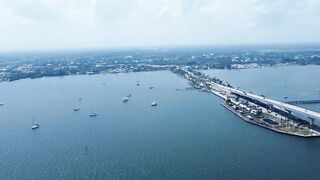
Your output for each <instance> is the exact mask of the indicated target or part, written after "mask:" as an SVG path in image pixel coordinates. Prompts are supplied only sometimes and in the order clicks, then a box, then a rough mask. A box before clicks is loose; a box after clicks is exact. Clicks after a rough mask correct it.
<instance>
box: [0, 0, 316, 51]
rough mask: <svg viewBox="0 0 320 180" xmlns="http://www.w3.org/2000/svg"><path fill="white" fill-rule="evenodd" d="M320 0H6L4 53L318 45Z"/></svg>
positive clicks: (1, 21)
mask: <svg viewBox="0 0 320 180" xmlns="http://www.w3.org/2000/svg"><path fill="white" fill-rule="evenodd" d="M319 9H320V0H304V1H301V0H268V1H267V0H262V1H261V0H152V1H147V0H130V1H129V0H69V1H66V0H26V1H21V0H0V41H1V43H0V50H17V49H22V50H23V49H64V48H66V49H69V48H75V49H76V48H110V47H134V46H144V47H148V46H166V45H170V46H176V45H198V44H252V43H305V42H307V43H318V42H320V34H319V32H320V23H319V22H320V13H319Z"/></svg>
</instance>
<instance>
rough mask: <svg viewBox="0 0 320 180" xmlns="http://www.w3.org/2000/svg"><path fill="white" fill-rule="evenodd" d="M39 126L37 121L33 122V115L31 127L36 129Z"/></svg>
mask: <svg viewBox="0 0 320 180" xmlns="http://www.w3.org/2000/svg"><path fill="white" fill-rule="evenodd" d="M39 127H40V125H39V124H38V123H34V116H33V123H32V126H31V129H37V128H39Z"/></svg>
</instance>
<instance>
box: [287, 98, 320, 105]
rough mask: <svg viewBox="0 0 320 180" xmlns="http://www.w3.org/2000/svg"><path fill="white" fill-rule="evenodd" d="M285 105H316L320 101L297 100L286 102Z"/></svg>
mask: <svg viewBox="0 0 320 180" xmlns="http://www.w3.org/2000/svg"><path fill="white" fill-rule="evenodd" d="M285 103H287V104H292V105H297V104H318V103H320V99H317V100H298V101H287V102H285Z"/></svg>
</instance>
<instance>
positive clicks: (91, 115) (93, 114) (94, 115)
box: [89, 113, 98, 117]
mask: <svg viewBox="0 0 320 180" xmlns="http://www.w3.org/2000/svg"><path fill="white" fill-rule="evenodd" d="M89 116H90V117H96V116H98V114H96V113H90V114H89Z"/></svg>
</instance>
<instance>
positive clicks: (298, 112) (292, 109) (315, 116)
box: [214, 83, 320, 124]
mask: <svg viewBox="0 0 320 180" xmlns="http://www.w3.org/2000/svg"><path fill="white" fill-rule="evenodd" d="M214 86H216V87H218V88H219V89H220V90H223V91H225V92H227V93H235V94H239V95H241V96H245V97H249V98H251V99H255V100H257V101H260V102H263V103H265V104H269V105H273V106H276V107H278V108H280V109H283V110H285V111H287V112H289V113H290V114H291V113H292V115H294V116H296V117H298V118H301V119H303V120H307V121H309V122H310V124H314V121H315V120H319V121H320V113H319V112H316V111H312V110H309V109H305V108H302V107H298V106H295V105H293V104H289V103H286V102H281V101H278V100H275V99H271V98H268V97H264V96H261V95H256V94H254V93H250V92H244V91H240V90H238V89H234V88H230V87H226V86H223V85H220V84H216V83H214ZM310 101H311V100H310ZM313 101H316V102H317V100H313ZM297 102H299V103H302V102H305V101H297ZM309 103H310V102H309Z"/></svg>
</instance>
